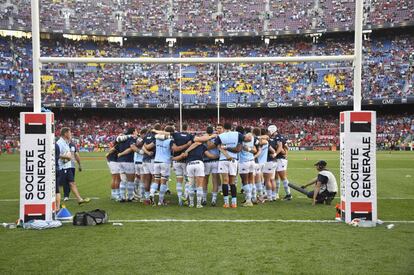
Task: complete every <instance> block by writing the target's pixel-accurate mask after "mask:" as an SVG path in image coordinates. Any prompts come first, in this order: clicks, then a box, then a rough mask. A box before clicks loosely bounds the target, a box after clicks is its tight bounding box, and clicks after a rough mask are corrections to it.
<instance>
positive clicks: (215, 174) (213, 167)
mask: <svg viewBox="0 0 414 275" xmlns="http://www.w3.org/2000/svg"><path fill="white" fill-rule="evenodd" d="M213 132H214V129H213V127H212V126H208V127H207V129H206V133H207V134H208V135H212V134H213ZM216 132H217V134H218V135H219V134H221V133H223V125H221V124H218V125H217V126H216ZM215 140H216V137H213V138H211V139H210V140H209V141H207V142H206V145H207V148H208V149H209V150H208V152H209V153H211V154H213V155H217V156H219V155H220V151H219V150H218V149H217V146H216V145H215V144H214V142H215ZM203 162H204V174H205V179H204V191H203V196H204V198H203V201H202V205H205V204H206V201H207V193H208V182H209V176H210V175H211V181H212V183H213V188H212V192H211V206H216V205H217V193H218V190H219V186H220V185H221V182H220V174H219V171H218V164H219V162H218V158H216V159H210V158H208V157H207V156H205V157H204V159H203Z"/></svg>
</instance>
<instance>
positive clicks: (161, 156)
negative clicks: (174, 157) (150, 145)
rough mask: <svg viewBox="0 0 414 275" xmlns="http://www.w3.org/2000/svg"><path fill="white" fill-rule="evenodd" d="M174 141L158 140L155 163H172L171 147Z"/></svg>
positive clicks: (156, 142)
mask: <svg viewBox="0 0 414 275" xmlns="http://www.w3.org/2000/svg"><path fill="white" fill-rule="evenodd" d="M172 143H173V140H172V139H166V140H161V139H157V140H156V141H155V147H156V150H155V159H154V161H155V162H162V163H171V146H172Z"/></svg>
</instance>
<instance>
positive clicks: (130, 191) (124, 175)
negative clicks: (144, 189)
mask: <svg viewBox="0 0 414 275" xmlns="http://www.w3.org/2000/svg"><path fill="white" fill-rule="evenodd" d="M125 135H126V136H127V139H126V140H124V141H122V142H120V143H117V145H116V146H115V148H116V150H117V151H118V152H119V153H118V163H119V172H120V174H121V182H120V184H119V192H120V195H119V199H120V202H125V201H128V202H131V201H132V199H133V198H134V189H135V183H134V180H135V165H134V152H135V151H137V150H138V148H137V147H136V142H137V130H136V129H135V128H128V129H127V130H126V132H125Z"/></svg>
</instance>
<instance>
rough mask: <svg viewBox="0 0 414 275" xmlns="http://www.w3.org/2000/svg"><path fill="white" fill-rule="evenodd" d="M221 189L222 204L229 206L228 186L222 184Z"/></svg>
mask: <svg viewBox="0 0 414 275" xmlns="http://www.w3.org/2000/svg"><path fill="white" fill-rule="evenodd" d="M221 187H222V190H223V198H224V203H225V204H229V185H228V184H222V185H221Z"/></svg>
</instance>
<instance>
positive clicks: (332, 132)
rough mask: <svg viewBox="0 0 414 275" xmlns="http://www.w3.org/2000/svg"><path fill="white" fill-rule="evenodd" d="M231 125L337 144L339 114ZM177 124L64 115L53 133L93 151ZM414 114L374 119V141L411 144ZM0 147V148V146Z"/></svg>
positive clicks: (0, 138)
mask: <svg viewBox="0 0 414 275" xmlns="http://www.w3.org/2000/svg"><path fill="white" fill-rule="evenodd" d="M225 121H229V122H232V123H233V124H234V125H242V126H252V127H267V126H268V125H270V124H275V125H277V127H278V128H279V131H280V133H282V134H283V135H285V136H286V137H287V139H288V143H289V146H291V147H319V146H334V147H335V146H338V145H339V127H338V125H339V124H338V123H339V122H338V118H337V117H333V116H324V117H320V116H319V117H306V118H303V117H290V118H281V119H276V118H270V117H263V118H259V119H256V120H254V119H246V118H229V117H228V118H223V120H222V122H225ZM171 122H173V123H175V124H177V122H178V119H169V118H168V119H167V118H166V119H145V120H144V119H130V118H126V117H125V118H117V119H103V118H99V117H84V118H79V119H70V118H65V119H64V120H62V119H58V120H57V122H56V134H58V133H59V130H60V129H61V128H62V127H70V128H71V129H72V132H73V136H74V140H75V142H76V144H77V145H78V146H79V149H80V150H81V151H82V150H84V151H96V150H104V149H105V148H107V147H108V146H109V145H110V143H111V142H112V141H113V140H114V138H115V137H116V136H117V135H119V134H120V133H122V132H123V131H124V129H126V128H128V127H136V128H138V129H141V128H144V127H150V126H151V125H154V124H155V123H161V124H163V125H166V124H167V123H171ZM185 122H186V123H187V124H188V125H189V130H190V132H195V133H199V132H202V131H204V130H205V128H206V127H207V126H208V125H214V124H215V123H216V118H215V117H211V118H204V119H185ZM19 131H20V130H19V120H18V118H17V117H13V118H10V117H9V118H4V117H3V118H1V119H0V142H1V143H0V144H1V148H2V150H3V151H5V150H7V149H9V150H12V149H16V148H18V147H19V143H18V141H19ZM413 136H414V116H413V115H410V116H401V115H387V116H379V117H378V119H377V144H378V147H379V148H380V149H389V148H399V147H401V146H404V147H405V146H411V147H412V145H413ZM0 151H1V150H0Z"/></svg>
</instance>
